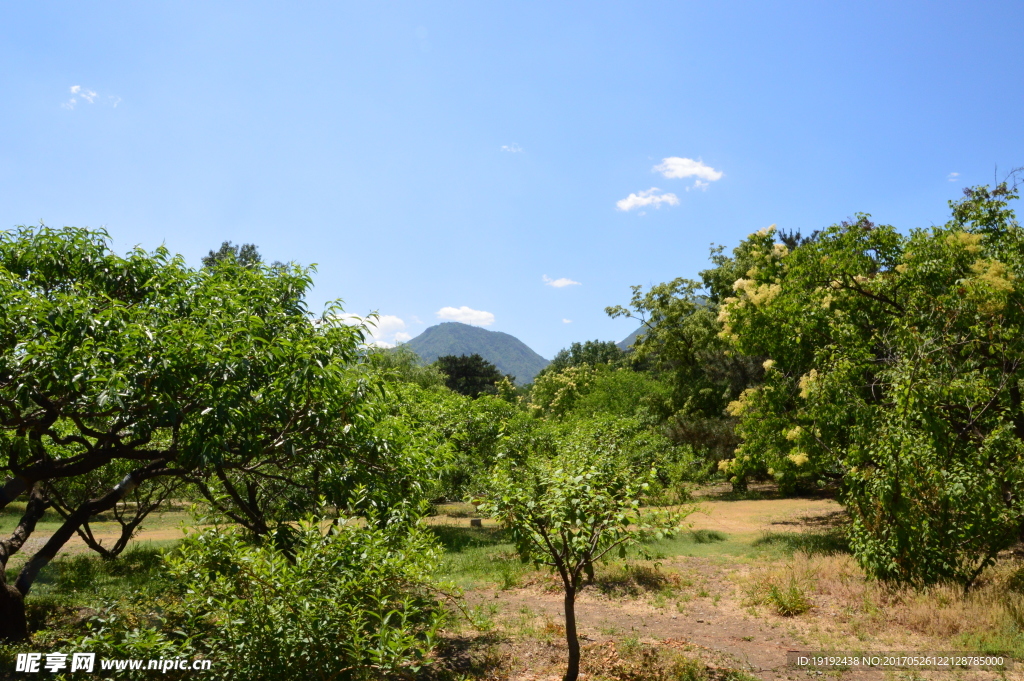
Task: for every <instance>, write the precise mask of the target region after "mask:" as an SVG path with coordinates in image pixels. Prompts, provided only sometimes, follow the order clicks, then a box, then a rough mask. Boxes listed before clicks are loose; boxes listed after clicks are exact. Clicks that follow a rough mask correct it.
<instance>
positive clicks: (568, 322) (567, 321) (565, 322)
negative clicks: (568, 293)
mask: <svg viewBox="0 0 1024 681" xmlns="http://www.w3.org/2000/svg"><path fill="white" fill-rule="evenodd" d="M562 323H563V324H572V320H571V319H565V318H564V317H563V318H562Z"/></svg>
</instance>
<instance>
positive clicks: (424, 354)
mask: <svg viewBox="0 0 1024 681" xmlns="http://www.w3.org/2000/svg"><path fill="white" fill-rule="evenodd" d="M402 347H406V348H409V349H410V350H412V351H413V352H415V353H416V354H417V355H419V357H420V361H422V362H423V363H424V364H430V363H432V362H434V361H435V360H436V359H437V358H438V357H442V356H444V355H472V354H477V355H480V356H481V357H483V358H484V359H485V360H487V361H488V362H490V363H491V364H493V365H494V366H496V367H498V370H499V371H501V372H502V373H503V374H512V375H513V376H515V377H516V383H518V384H520V385H525V384H527V383H529V382H531V381H532V380H533V378H534V377H535V376H536V375H537V374H538V373H539V372H540V370H541V369H543V368H544V367H546V366H547V365H548V360H546V359H544V358H543V357H541V356H540V355H539V354H537V353H536V352H534V351H533V350H532V349H531V348H530V346H528V345H527V344H526V343H524V342H523V341H521V340H519V339H518V338H516V337H515V336H513V335H511V334H508V333H504V332H502V331H488V330H487V329H481V328H480V327H478V326H471V325H469V324H463V323H461V322H442V323H440V324H435V325H434V326H431V327H429V328H428V329H426V330H424V331H423V333H421V334H420V335H418V336H416V337H415V338H413V339H412V340H410V341H407V342H405V343H403V344H402Z"/></svg>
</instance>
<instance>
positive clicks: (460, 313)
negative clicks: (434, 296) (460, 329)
mask: <svg viewBox="0 0 1024 681" xmlns="http://www.w3.org/2000/svg"><path fill="white" fill-rule="evenodd" d="M437 316H438V317H439V318H441V319H447V320H450V321H453V322H462V323H463V324H473V325H475V326H490V325H491V324H493V323H494V315H493V314H492V313H490V312H485V311H483V310H474V309H473V308H471V307H466V306H465V305H463V306H462V307H442V308H441V309H440V310H438V311H437Z"/></svg>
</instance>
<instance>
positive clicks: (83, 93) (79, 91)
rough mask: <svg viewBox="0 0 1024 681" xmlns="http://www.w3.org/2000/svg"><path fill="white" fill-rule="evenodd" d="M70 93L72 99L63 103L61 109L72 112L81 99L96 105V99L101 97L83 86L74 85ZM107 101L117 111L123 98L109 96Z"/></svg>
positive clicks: (70, 88) (69, 90)
mask: <svg viewBox="0 0 1024 681" xmlns="http://www.w3.org/2000/svg"><path fill="white" fill-rule="evenodd" d="M68 92H70V93H71V95H72V96H71V98H70V99H69V100H67V101H66V102H61V104H60V105H61V107H63V108H65V109H67V110H68V111H71V110H73V109H74V108H75V105H76V104H78V100H79V99H83V100H85V101H86V102H89V103H90V104H95V103H96V99H97V98H98V97H99V96H100V95H99V93H98V92H96V91H95V90H90V89H89V88H87V87H82V86H81V85H72V86H71V87H69V88H68ZM107 100H108V101H107V102H106V103H108V104H110V105H111V106H112V107H114V108H115V109H116V108H117V105H118V104H120V103H121V98H120V97H118V96H116V95H107Z"/></svg>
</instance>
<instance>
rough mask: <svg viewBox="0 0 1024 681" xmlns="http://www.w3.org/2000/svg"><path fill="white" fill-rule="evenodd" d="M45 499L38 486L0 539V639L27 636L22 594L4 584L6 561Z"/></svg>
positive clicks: (41, 510)
mask: <svg viewBox="0 0 1024 681" xmlns="http://www.w3.org/2000/svg"><path fill="white" fill-rule="evenodd" d="M46 506H47V501H46V497H45V496H43V494H42V492H41V491H40V489H39V488H38V487H34V488H33V489H32V493H31V495H30V496H29V500H28V505H27V506H26V508H25V515H23V516H22V518H21V522H19V523H18V526H17V527H16V528H14V532H12V533H11V536H10V538H8V539H5V540H4V541H0V641H8V642H13V641H24V640H26V639H28V620H27V618H26V617H25V597H24V595H23V594H22V593H21V592H20V591H18V590H17V589H16V588H15V587H13V586H11V585H9V584H8V583H7V560H8V559H9V558H10V557H11V556H12V555H14V554H15V553H17V552H18V551H19V550H20V549H21V547H22V546H23V545H24V544H25V541H26V540H27V539H28V538H29V536H30V535H31V534H32V532H33V530H35V527H36V522H37V521H38V520H39V519H40V518H42V517H43V513H44V512H45V511H46Z"/></svg>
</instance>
